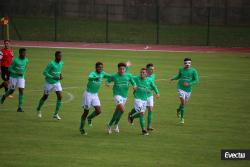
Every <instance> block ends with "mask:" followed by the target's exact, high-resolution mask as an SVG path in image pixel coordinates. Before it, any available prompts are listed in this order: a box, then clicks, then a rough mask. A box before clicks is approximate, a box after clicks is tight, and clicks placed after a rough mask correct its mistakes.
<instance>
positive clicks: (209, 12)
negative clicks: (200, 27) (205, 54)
mask: <svg viewBox="0 0 250 167" xmlns="http://www.w3.org/2000/svg"><path fill="white" fill-rule="evenodd" d="M207 11H208V12H207V42H206V44H207V46H209V44H210V19H211V7H208V8H207Z"/></svg>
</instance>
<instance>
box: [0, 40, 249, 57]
mask: <svg viewBox="0 0 250 167" xmlns="http://www.w3.org/2000/svg"><path fill="white" fill-rule="evenodd" d="M2 43H3V42H2V41H1V44H2ZM11 45H12V46H16V47H38V48H68V49H93V50H128V51H161V52H200V53H214V52H215V53H216V52H227V53H249V54H250V48H240V47H235V48H220V47H207V46H177V45H144V44H113V43H83V42H51V41H11Z"/></svg>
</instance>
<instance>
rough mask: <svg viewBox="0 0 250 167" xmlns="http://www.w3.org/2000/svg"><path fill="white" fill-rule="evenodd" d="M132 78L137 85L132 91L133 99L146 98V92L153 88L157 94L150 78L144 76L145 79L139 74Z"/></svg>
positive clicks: (157, 92)
mask: <svg viewBox="0 0 250 167" xmlns="http://www.w3.org/2000/svg"><path fill="white" fill-rule="evenodd" d="M133 79H134V81H135V83H136V86H137V89H136V90H134V93H133V94H134V97H135V99H140V100H147V98H148V93H149V92H152V90H154V91H155V92H156V94H159V91H158V89H157V87H156V86H155V83H154V82H153V81H152V80H151V79H150V78H148V77H146V78H145V79H142V78H141V76H135V77H133Z"/></svg>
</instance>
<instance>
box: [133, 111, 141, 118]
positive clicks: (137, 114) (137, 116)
mask: <svg viewBox="0 0 250 167" xmlns="http://www.w3.org/2000/svg"><path fill="white" fill-rule="evenodd" d="M139 117H140V113H139V112H136V113H134V114H133V115H132V118H134V119H135V118H139Z"/></svg>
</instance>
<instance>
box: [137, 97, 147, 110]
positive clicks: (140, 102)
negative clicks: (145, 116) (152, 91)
mask: <svg viewBox="0 0 250 167" xmlns="http://www.w3.org/2000/svg"><path fill="white" fill-rule="evenodd" d="M146 107H147V101H146V100H141V99H135V101H134V108H135V111H136V112H139V113H144V112H145V111H146Z"/></svg>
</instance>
